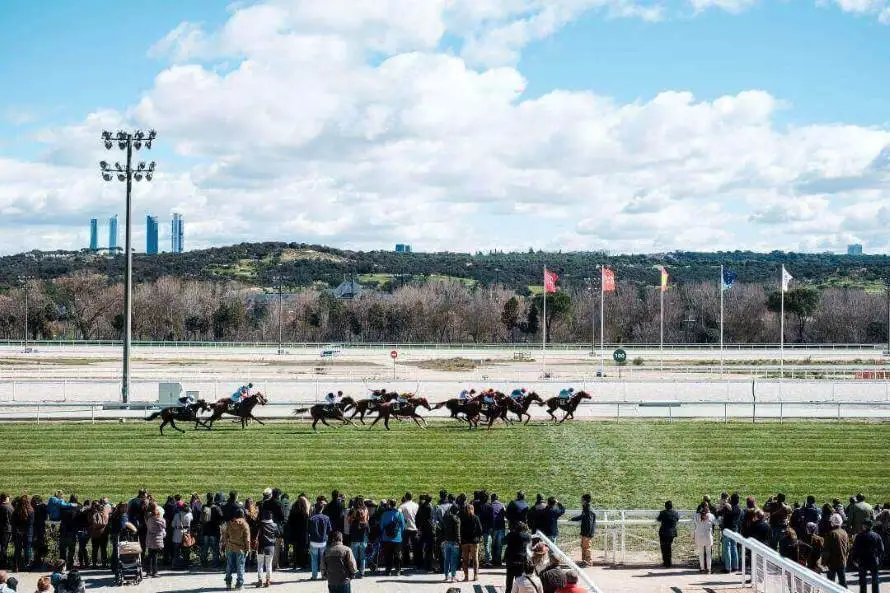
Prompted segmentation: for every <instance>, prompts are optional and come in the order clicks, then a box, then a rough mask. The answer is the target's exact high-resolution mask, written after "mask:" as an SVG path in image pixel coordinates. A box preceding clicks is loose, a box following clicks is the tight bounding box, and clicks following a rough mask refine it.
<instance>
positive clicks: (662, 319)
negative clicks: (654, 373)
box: [659, 287, 664, 372]
mask: <svg viewBox="0 0 890 593" xmlns="http://www.w3.org/2000/svg"><path fill="white" fill-rule="evenodd" d="M659 290H661V310H660V317H661V333H660V336H661V340H660V342H659V351H660V352H661V371H662V372H664V288H663V287H662V288H660V289H659Z"/></svg>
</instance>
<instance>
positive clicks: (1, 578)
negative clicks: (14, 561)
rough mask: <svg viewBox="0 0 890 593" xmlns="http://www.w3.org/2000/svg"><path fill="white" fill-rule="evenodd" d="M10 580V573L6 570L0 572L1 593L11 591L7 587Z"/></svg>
mask: <svg viewBox="0 0 890 593" xmlns="http://www.w3.org/2000/svg"><path fill="white" fill-rule="evenodd" d="M8 580H9V573H7V572H6V571H5V570H0V593H6V592H7V591H9V588H8V587H7V585H6V582H7V581H8Z"/></svg>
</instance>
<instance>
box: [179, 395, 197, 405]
mask: <svg viewBox="0 0 890 593" xmlns="http://www.w3.org/2000/svg"><path fill="white" fill-rule="evenodd" d="M193 403H195V398H194V397H193V396H192V395H189V394H188V393H186V394H185V395H180V396H179V405H180V406H190V405H191V404H193Z"/></svg>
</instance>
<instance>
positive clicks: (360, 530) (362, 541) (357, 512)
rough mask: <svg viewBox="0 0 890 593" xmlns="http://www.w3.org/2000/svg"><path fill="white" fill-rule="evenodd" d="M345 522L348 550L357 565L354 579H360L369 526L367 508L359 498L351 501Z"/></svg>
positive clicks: (363, 569)
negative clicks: (347, 528) (350, 551)
mask: <svg viewBox="0 0 890 593" xmlns="http://www.w3.org/2000/svg"><path fill="white" fill-rule="evenodd" d="M346 522H347V523H348V524H349V536H350V549H351V550H352V556H353V557H354V558H355V562H356V565H357V569H356V574H355V578H357V579H361V578H363V577H364V576H365V549H366V548H367V547H368V534H369V533H370V531H371V526H370V522H369V521H368V507H367V506H365V502H364V501H363V500H362V498H361V497H360V496H357V497H356V498H355V500H353V501H352V507H351V508H350V509H349V513H348V514H347V515H346Z"/></svg>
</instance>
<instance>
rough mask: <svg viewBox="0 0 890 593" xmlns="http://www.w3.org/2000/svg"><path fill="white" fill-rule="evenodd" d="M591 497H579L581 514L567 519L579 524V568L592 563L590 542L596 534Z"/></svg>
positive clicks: (586, 495)
mask: <svg viewBox="0 0 890 593" xmlns="http://www.w3.org/2000/svg"><path fill="white" fill-rule="evenodd" d="M590 502H591V496H590V494H585V495H584V496H582V497H581V514H580V515H577V516H575V517H572V518H571V519H569V520H570V521H577V522H580V523H581V564H580V566H582V567H584V566H590V565H591V563H592V562H593V555H592V554H591V551H590V541H591V540H592V539H593V536H594V534H595V533H596V513H594V512H593V511H592V510H591V508H590Z"/></svg>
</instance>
